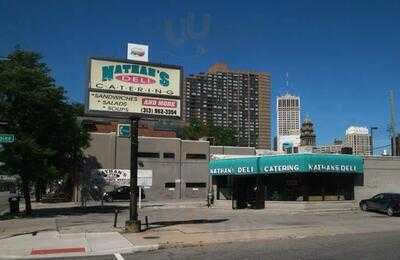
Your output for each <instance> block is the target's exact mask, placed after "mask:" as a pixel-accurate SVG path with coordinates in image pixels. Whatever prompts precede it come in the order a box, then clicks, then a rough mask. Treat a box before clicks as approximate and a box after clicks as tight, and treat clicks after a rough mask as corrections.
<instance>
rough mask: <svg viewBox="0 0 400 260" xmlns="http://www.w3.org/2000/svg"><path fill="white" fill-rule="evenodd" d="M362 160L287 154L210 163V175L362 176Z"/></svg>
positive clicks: (335, 155) (334, 155)
mask: <svg viewBox="0 0 400 260" xmlns="http://www.w3.org/2000/svg"><path fill="white" fill-rule="evenodd" d="M363 168H364V163H363V158H362V157H361V156H358V155H347V154H288V155H269V156H254V157H247V158H230V159H220V160H212V161H210V164H209V173H210V175H250V174H279V173H296V172H298V173H324V172H327V173H354V174H362V173H363Z"/></svg>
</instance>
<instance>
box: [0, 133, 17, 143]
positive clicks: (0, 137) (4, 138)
mask: <svg viewBox="0 0 400 260" xmlns="http://www.w3.org/2000/svg"><path fill="white" fill-rule="evenodd" d="M14 142H15V136H14V135H13V134H0V143H14Z"/></svg>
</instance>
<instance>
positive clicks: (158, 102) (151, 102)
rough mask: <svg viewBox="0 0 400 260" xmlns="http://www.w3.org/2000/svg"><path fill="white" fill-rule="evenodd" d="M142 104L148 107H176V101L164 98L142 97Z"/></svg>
mask: <svg viewBox="0 0 400 260" xmlns="http://www.w3.org/2000/svg"><path fill="white" fill-rule="evenodd" d="M142 104H143V106H150V107H169V108H176V106H177V102H176V101H175V100H165V99H154V98H143V100H142Z"/></svg>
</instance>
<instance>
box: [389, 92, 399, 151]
mask: <svg viewBox="0 0 400 260" xmlns="http://www.w3.org/2000/svg"><path fill="white" fill-rule="evenodd" d="M394 101H395V98H394V91H393V90H390V92H389V106H390V123H389V132H390V143H391V147H392V156H396V154H397V151H396V136H397V131H396V112H395V102H394Z"/></svg>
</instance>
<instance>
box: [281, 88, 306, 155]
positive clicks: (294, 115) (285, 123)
mask: <svg viewBox="0 0 400 260" xmlns="http://www.w3.org/2000/svg"><path fill="white" fill-rule="evenodd" d="M276 108H277V121H276V122H277V132H276V133H277V139H278V140H277V143H278V147H277V151H278V152H284V150H285V149H286V148H292V149H293V150H296V147H298V146H299V145H300V97H298V96H294V95H290V94H286V95H283V96H279V97H277V100H276Z"/></svg>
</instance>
